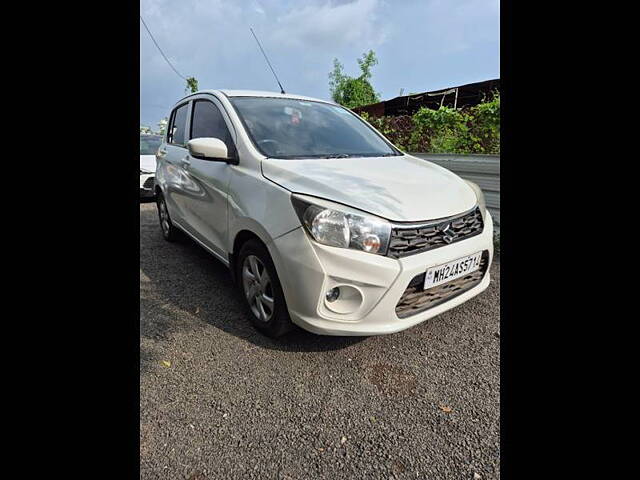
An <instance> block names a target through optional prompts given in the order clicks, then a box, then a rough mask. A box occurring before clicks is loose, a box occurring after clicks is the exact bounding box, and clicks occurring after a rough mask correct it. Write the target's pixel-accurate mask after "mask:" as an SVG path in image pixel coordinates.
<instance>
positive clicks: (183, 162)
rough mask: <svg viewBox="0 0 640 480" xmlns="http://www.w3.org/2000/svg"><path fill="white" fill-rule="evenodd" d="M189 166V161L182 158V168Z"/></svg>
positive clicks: (187, 158)
mask: <svg viewBox="0 0 640 480" xmlns="http://www.w3.org/2000/svg"><path fill="white" fill-rule="evenodd" d="M189 165H191V162H190V161H189V157H184V158H183V159H182V166H183V167H184V168H187V167H188V166H189Z"/></svg>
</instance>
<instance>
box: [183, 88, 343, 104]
mask: <svg viewBox="0 0 640 480" xmlns="http://www.w3.org/2000/svg"><path fill="white" fill-rule="evenodd" d="M218 92H219V93H222V94H223V95H225V96H227V97H265V98H290V99H292V100H308V101H313V102H322V103H330V104H334V105H335V103H334V102H332V101H330V100H322V99H319V98H313V97H306V96H304V95H294V94H291V93H284V94H282V93H279V92H267V91H261V90H227V89H221V90H199V91H197V92H195V93H192V94H190V95H187V96H186V97H184V98H183V99H181V100H180V101H183V100H185V99H187V98H189V97H191V96H192V95H199V94H202V93H212V94H215V93H218ZM178 103H179V102H178Z"/></svg>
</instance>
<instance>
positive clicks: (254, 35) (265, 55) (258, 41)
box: [249, 27, 285, 94]
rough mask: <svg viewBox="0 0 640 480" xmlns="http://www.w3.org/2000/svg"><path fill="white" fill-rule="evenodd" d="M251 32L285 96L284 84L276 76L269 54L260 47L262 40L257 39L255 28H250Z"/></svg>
mask: <svg viewBox="0 0 640 480" xmlns="http://www.w3.org/2000/svg"><path fill="white" fill-rule="evenodd" d="M249 30H251V33H252V34H253V38H255V39H256V42H257V43H258V47H260V51H261V52H262V55H264V59H265V60H266V61H267V65H269V68H270V69H271V72H272V73H273V76H274V77H276V82H278V86H279V87H280V93H282V94H284V93H285V92H284V88H282V84H281V83H280V80H278V76H277V75H276V72H275V70H274V69H273V67H272V66H271V62H270V61H269V58H268V57H267V54H266V53H264V50H263V49H262V45H260V40H258V37H256V34H255V32H254V31H253V28H251V27H249Z"/></svg>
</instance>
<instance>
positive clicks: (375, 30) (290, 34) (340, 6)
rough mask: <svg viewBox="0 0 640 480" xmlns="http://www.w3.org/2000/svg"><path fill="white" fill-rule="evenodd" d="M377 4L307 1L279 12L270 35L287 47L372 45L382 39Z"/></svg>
mask: <svg viewBox="0 0 640 480" xmlns="http://www.w3.org/2000/svg"><path fill="white" fill-rule="evenodd" d="M380 4H381V2H380V1H379V0H352V1H344V0H343V1H333V2H322V3H316V4H313V3H312V4H307V5H306V6H304V7H303V8H296V9H293V10H291V11H289V12H286V13H284V14H283V15H281V16H279V17H278V18H277V19H276V28H275V30H274V33H273V34H272V36H271V37H272V39H273V41H274V42H277V44H278V45H282V46H285V47H289V48H299V47H308V46H313V48H316V49H317V48H325V49H335V48H340V47H344V46H352V47H356V48H360V49H363V48H366V49H368V48H373V47H376V46H378V45H380V44H382V43H383V42H384V40H385V30H384V28H383V26H382V25H381V24H380V22H379V21H378V17H377V12H378V10H379V7H380Z"/></svg>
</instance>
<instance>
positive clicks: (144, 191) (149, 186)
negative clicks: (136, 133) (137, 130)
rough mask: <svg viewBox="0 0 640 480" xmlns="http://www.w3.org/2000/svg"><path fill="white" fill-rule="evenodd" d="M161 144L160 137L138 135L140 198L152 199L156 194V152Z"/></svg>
mask: <svg viewBox="0 0 640 480" xmlns="http://www.w3.org/2000/svg"><path fill="white" fill-rule="evenodd" d="M161 143H162V137H161V136H160V135H153V134H147V133H141V134H140V198H152V197H154V196H155V194H156V192H155V179H154V177H155V174H156V152H157V151H158V147H160V144H161Z"/></svg>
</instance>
